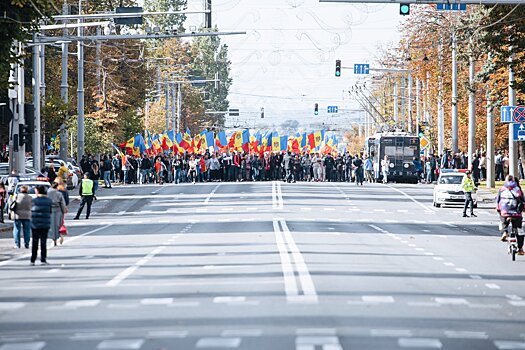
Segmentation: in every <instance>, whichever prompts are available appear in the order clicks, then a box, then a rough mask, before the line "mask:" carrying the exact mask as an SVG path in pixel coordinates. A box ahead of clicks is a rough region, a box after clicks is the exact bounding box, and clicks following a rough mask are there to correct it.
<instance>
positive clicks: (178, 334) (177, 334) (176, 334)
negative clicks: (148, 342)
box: [147, 331, 188, 339]
mask: <svg viewBox="0 0 525 350" xmlns="http://www.w3.org/2000/svg"><path fill="white" fill-rule="evenodd" d="M187 336H188V331H149V332H148V335H147V337H148V338H150V339H151V338H186V337H187Z"/></svg>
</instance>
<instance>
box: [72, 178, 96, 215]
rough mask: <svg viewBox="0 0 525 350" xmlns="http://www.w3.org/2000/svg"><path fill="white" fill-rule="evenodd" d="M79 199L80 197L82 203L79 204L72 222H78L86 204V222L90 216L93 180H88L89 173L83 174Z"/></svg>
mask: <svg viewBox="0 0 525 350" xmlns="http://www.w3.org/2000/svg"><path fill="white" fill-rule="evenodd" d="M79 192H80V197H82V201H81V202H80V207H78V211H77V215H76V216H75V217H74V219H73V220H78V219H79V218H80V214H82V210H83V209H84V206H85V205H86V204H87V211H86V220H87V219H89V215H90V214H91V204H92V203H93V197H94V195H95V194H94V192H93V180H91V179H90V178H89V173H85V174H84V178H83V179H82V181H81V182H80V189H79Z"/></svg>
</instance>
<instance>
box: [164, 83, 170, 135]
mask: <svg viewBox="0 0 525 350" xmlns="http://www.w3.org/2000/svg"><path fill="white" fill-rule="evenodd" d="M164 107H165V112H166V130H168V129H169V128H170V83H169V82H167V83H166V105H165V106H164Z"/></svg>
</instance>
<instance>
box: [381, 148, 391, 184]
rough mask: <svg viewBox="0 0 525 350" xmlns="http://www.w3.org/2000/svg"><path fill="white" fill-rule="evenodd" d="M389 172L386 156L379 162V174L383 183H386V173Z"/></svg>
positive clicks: (388, 162)
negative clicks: (380, 173) (381, 174)
mask: <svg viewBox="0 0 525 350" xmlns="http://www.w3.org/2000/svg"><path fill="white" fill-rule="evenodd" d="M389 170H390V160H388V156H387V155H385V158H384V159H383V160H382V161H381V172H382V173H383V183H384V184H386V183H388V172H389Z"/></svg>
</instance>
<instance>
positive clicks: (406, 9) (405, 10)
mask: <svg viewBox="0 0 525 350" xmlns="http://www.w3.org/2000/svg"><path fill="white" fill-rule="evenodd" d="M399 14H400V15H403V16H406V15H409V14H410V4H401V5H400V6H399Z"/></svg>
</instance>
